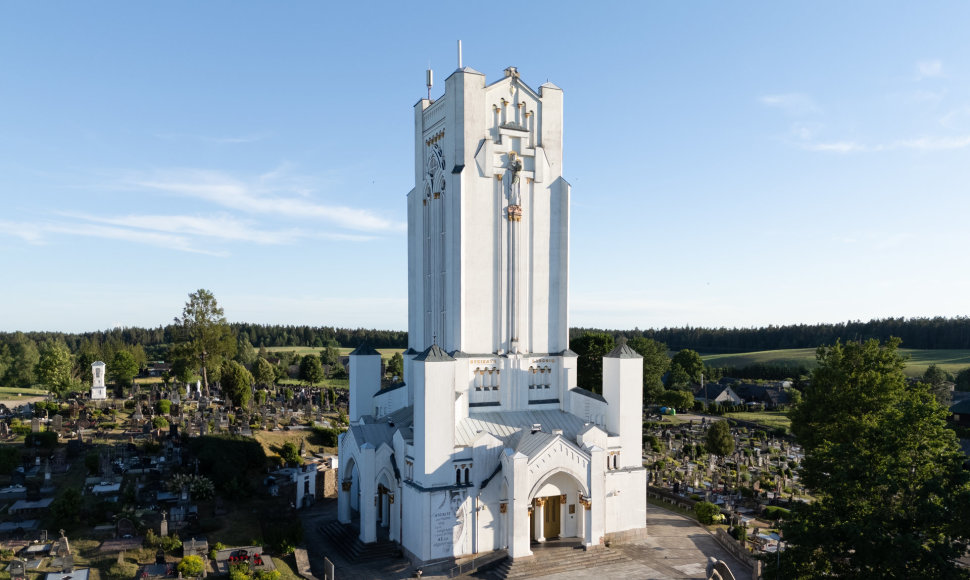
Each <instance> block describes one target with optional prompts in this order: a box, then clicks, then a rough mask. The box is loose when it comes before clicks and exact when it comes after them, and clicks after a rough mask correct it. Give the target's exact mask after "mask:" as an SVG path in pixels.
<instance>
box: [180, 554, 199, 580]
mask: <svg viewBox="0 0 970 580" xmlns="http://www.w3.org/2000/svg"><path fill="white" fill-rule="evenodd" d="M178 571H179V572H180V573H181V574H182V576H187V577H198V576H201V575H202V572H203V563H202V557H201V556H186V557H184V558H182V561H181V562H179V565H178Z"/></svg>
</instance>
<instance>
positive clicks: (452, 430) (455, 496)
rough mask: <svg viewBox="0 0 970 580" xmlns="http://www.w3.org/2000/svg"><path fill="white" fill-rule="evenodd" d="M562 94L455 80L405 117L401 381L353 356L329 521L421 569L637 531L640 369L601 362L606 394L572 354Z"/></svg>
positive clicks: (641, 507)
mask: <svg viewBox="0 0 970 580" xmlns="http://www.w3.org/2000/svg"><path fill="white" fill-rule="evenodd" d="M562 104H563V93H562V90H561V89H560V88H559V87H557V86H555V85H554V84H552V83H548V82H547V83H545V84H543V85H541V86H540V87H539V90H538V91H536V90H533V89H532V88H530V87H529V86H528V85H526V84H525V83H524V82H523V81H522V80H521V79H520V78H519V73H518V71H517V70H516V69H515V68H514V67H510V68H508V69H506V70H505V76H504V77H503V78H502V79H501V80H498V81H497V82H494V83H492V84H486V81H485V75H483V74H482V73H480V72H478V71H475V70H473V69H471V68H467V67H466V68H459V69H458V70H456V71H455V72H454V73H452V74H451V75H450V76H449V77H448V78H447V80H446V81H445V92H444V95H443V96H442V97H441V98H439V99H437V100H430V99H421V100H420V101H418V103H417V104H416V105H415V107H414V151H415V155H414V188H413V189H412V190H411V191H410V193H408V196H407V208H408V298H409V300H408V343H409V345H408V346H409V348H408V350H407V351H406V352H405V353H404V376H403V377H402V378H401V380H398V381H396V382H392V383H390V384H388V383H385V384H384V385H382V383H381V368H382V367H381V358H380V355H379V353H377V352H376V351H375V350H373V349H372V348H369V347H367V346H361V347H360V348H358V349H357V350H355V351H354V352H353V353H351V355H350V412H349V419H350V428H349V429H348V431H347V432H346V433H344V434H343V435H342V436H341V439H340V443H339V454H340V480H341V481H340V483H341V484H340V486H339V487H338V518H339V520H340V521H341V522H343V523H355V524H357V525H358V526H359V529H360V539H361V540H362V541H363V542H365V543H369V542H374V541H377V540H378V538H382V539H383V538H386V539H390V540H393V541H396V542H398V543H400V545H401V547H402V548H403V549H404V550H405V553H406V554H407V555H408V556H409V557H410V558H411V559H412V560H414V561H416V562H432V561H438V560H446V559H450V558H461V557H465V556H469V555H472V554H478V553H484V552H489V551H492V550H497V549H506V550H508V553H509V555H510V556H512V557H513V558H519V557H523V556H529V555H531V554H532V552H531V546H532V545H533V542H543V541H545V540H546V539H549V538H556V537H560V538H570V537H574V538H580V539H582V541H583V543H584V544H585V545H587V546H594V545H598V544H601V543H603V542H604V540H606V539H611V538H616V539H622V538H624V537H630V536H634V537H636V536H641V535H643V534H644V533H645V531H646V528H645V526H646V471H645V469H644V468H643V465H642V439H641V428H642V424H641V421H642V407H643V402H642V380H643V379H642V376H643V375H642V369H643V359H642V358H641V357H640V356H639V355H638V354H636V353H635V352H634V351H632V350H631V349H630V348H629V347H628V346H626V345H621V346H619V347H617V348H616V349H614V350H613V351H612V352H610V353H609V354H608V355H607V356H606V357H604V359H603V390H602V395H599V394H595V393H593V392H590V391H588V390H584V389H581V388H578V387H577V386H576V369H577V356H576V354H575V353H573V352H572V351H570V350H569V342H568V341H569V337H568V330H569V326H568V322H567V315H566V305H567V296H568V262H569V260H568V258H569V198H570V185H569V184H568V183H567V182H566V181H565V180H564V179H563V176H562V160H563V148H562V144H563V109H562Z"/></svg>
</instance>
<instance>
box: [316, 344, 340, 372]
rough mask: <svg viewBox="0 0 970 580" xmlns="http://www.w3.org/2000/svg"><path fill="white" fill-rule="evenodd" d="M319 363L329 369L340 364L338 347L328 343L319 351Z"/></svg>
mask: <svg viewBox="0 0 970 580" xmlns="http://www.w3.org/2000/svg"><path fill="white" fill-rule="evenodd" d="M320 364H323V365H325V366H327V367H328V368H330V369H333V368H334V367H336V366H339V365H340V349H339V348H337V345H335V344H328V345H327V347H326V348H325V349H323V350H321V351H320Z"/></svg>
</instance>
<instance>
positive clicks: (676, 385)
mask: <svg viewBox="0 0 970 580" xmlns="http://www.w3.org/2000/svg"><path fill="white" fill-rule="evenodd" d="M667 388H668V389H679V390H683V389H688V388H690V375H689V374H687V371H685V370H684V368H683V367H682V366H680V365H675V364H673V363H671V365H670V372H668V373H667Z"/></svg>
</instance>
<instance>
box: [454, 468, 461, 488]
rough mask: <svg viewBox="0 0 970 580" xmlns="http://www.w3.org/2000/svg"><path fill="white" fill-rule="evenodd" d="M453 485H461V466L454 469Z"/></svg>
mask: <svg viewBox="0 0 970 580" xmlns="http://www.w3.org/2000/svg"><path fill="white" fill-rule="evenodd" d="M455 485H461V468H456V469H455Z"/></svg>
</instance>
